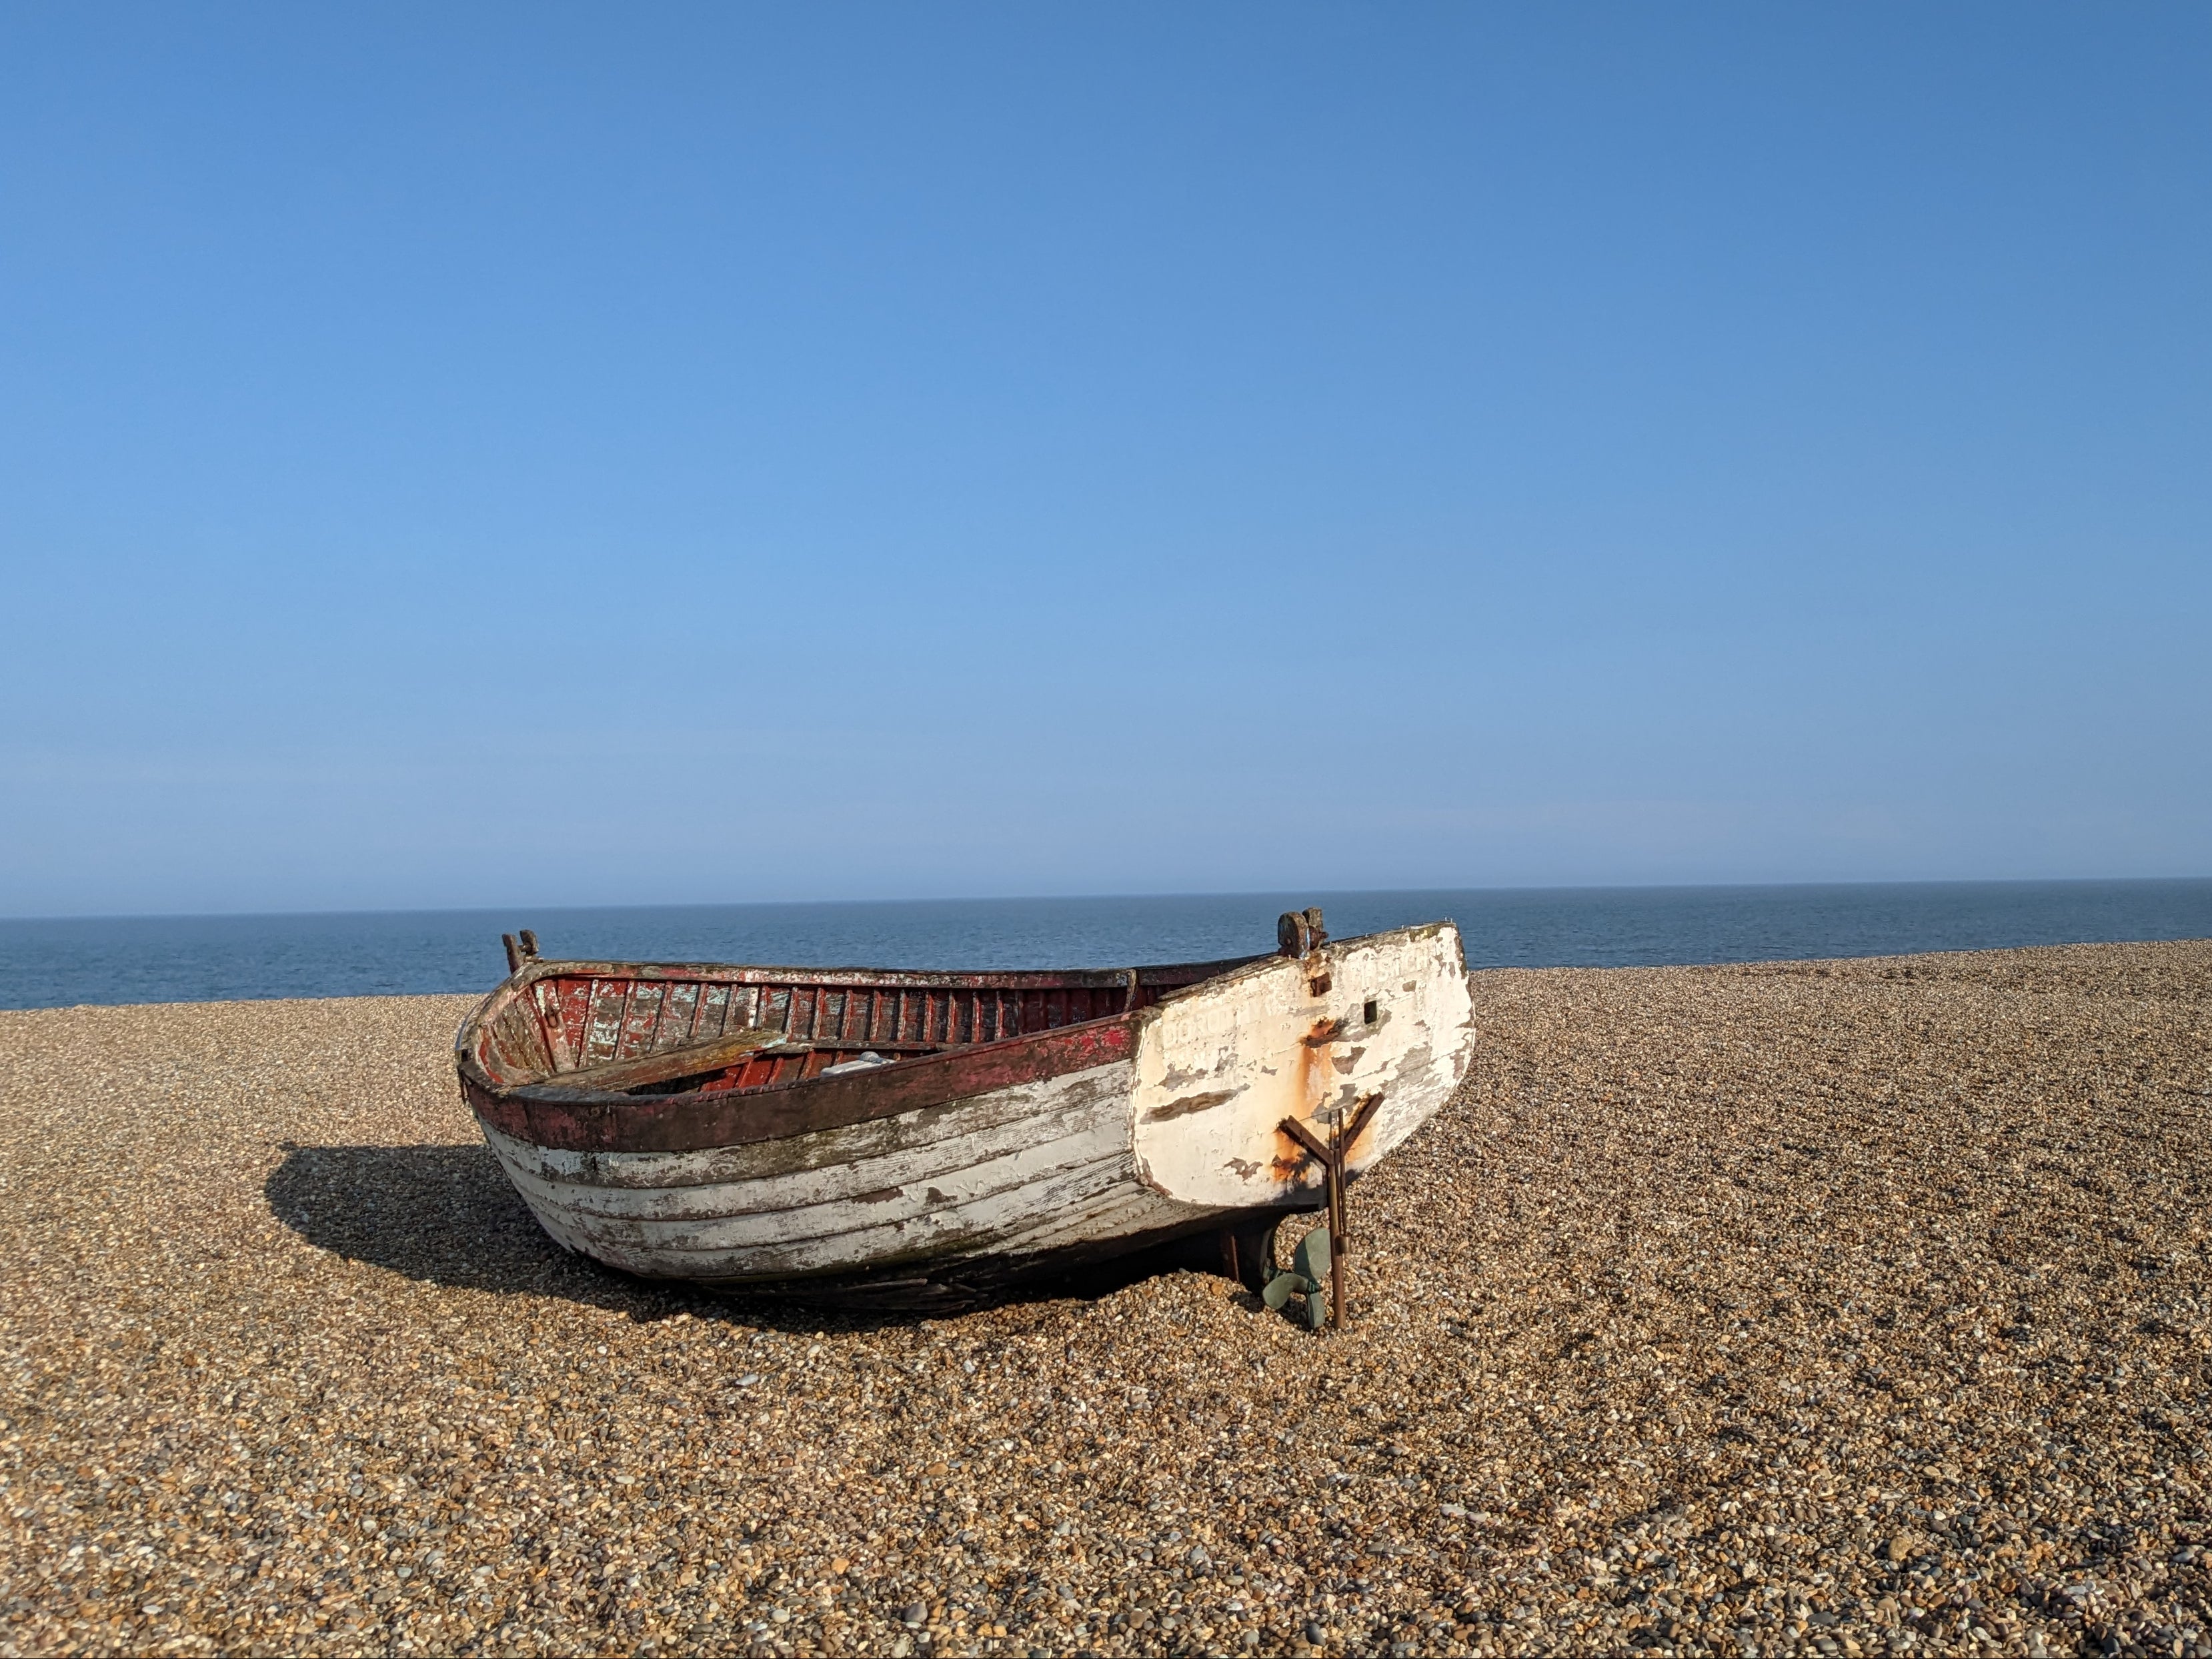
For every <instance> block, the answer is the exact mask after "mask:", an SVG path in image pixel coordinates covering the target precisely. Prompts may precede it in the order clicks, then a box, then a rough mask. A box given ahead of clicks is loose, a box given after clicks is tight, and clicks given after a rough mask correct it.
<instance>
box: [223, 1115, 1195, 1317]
mask: <svg viewBox="0 0 2212 1659" xmlns="http://www.w3.org/2000/svg"><path fill="white" fill-rule="evenodd" d="M262 1191H263V1194H264V1196H266V1198H267V1199H268V1200H269V1207H270V1212H271V1213H273V1214H274V1215H275V1216H276V1219H277V1220H278V1221H280V1222H282V1223H283V1225H285V1226H286V1227H288V1228H289V1229H290V1230H291V1231H293V1232H295V1233H296V1234H297V1235H299V1237H301V1238H302V1239H304V1240H306V1241H307V1243H309V1244H312V1245H313V1246H314V1247H315V1248H316V1249H321V1250H328V1251H330V1252H331V1254H332V1255H338V1256H343V1257H344V1258H345V1259H346V1260H348V1261H360V1262H365V1263H367V1264H368V1265H369V1266H371V1267H381V1268H384V1269H385V1270H386V1271H387V1272H390V1273H398V1274H399V1275H401V1276H402V1277H404V1278H407V1279H415V1280H416V1281H418V1282H420V1283H422V1284H428V1285H444V1286H449V1287H451V1288H453V1289H456V1290H471V1291H493V1292H495V1293H497V1294H501V1295H530V1296H551V1297H562V1298H565V1299H567V1300H568V1301H571V1302H577V1303H581V1304H587V1305H589V1306H592V1307H595V1308H605V1309H608V1310H612V1311H615V1312H618V1313H623V1314H627V1315H628V1316H629V1317H630V1318H632V1319H634V1320H636V1321H638V1322H641V1323H645V1322H651V1321H654V1320H660V1319H672V1318H674V1317H675V1316H677V1315H678V1314H689V1315H690V1316H691V1317H693V1318H694V1319H708V1320H718V1321H723V1322H729V1323H732V1324H743V1325H746V1326H750V1327H757V1328H759V1327H765V1328H775V1329H779V1330H788V1331H792V1332H794V1333H797V1332H813V1331H818V1330H821V1329H823V1328H827V1327H829V1326H830V1325H836V1326H837V1327H839V1328H843V1329H847V1330H852V1329H859V1328H869V1329H874V1328H884V1327H889V1326H912V1325H917V1324H920V1323H921V1322H922V1321H924V1320H926V1319H933V1318H936V1319H941V1318H944V1317H945V1312H944V1311H941V1310H939V1311H932V1310H926V1309H924V1310H880V1311H879V1310H865V1309H855V1308H849V1307H822V1306H818V1305H816V1304H809V1303H803V1302H799V1301H796V1300H793V1299H790V1298H787V1297H766V1296H745V1295H744V1294H742V1293H737V1292H709V1291H703V1290H700V1289H698V1288H696V1286H692V1285H671V1284H668V1283H665V1282H663V1281H660V1280H656V1279H636V1278H633V1277H631V1276H630V1275H629V1274H628V1273H621V1272H618V1271H617V1270H616V1269H614V1268H612V1267H605V1266H603V1265H601V1264H600V1263H599V1262H596V1261H592V1260H591V1259H590V1258H588V1257H586V1256H580V1255H572V1254H570V1253H569V1252H568V1251H566V1250H564V1249H562V1248H561V1247H560V1246H559V1245H557V1244H556V1243H554V1242H553V1241H552V1240H551V1239H550V1238H549V1237H547V1236H546V1234H545V1232H544V1230H543V1229H542V1228H540V1227H539V1226H538V1222H537V1219H536V1218H534V1217H533V1216H532V1214H531V1213H530V1211H529V1209H528V1207H527V1206H525V1205H524V1203H523V1201H522V1200H521V1197H520V1195H519V1194H517V1193H516V1192H515V1190H514V1188H513V1185H512V1184H511V1183H510V1182H508V1181H507V1176H506V1173H505V1171H503V1170H501V1168H500V1166H499V1161H498V1159H496V1158H494V1157H493V1156H492V1152H491V1149H490V1148H489V1147H488V1146H295V1145H293V1144H290V1143H289V1142H288V1143H286V1145H285V1146H284V1160H283V1163H281V1164H278V1165H277V1166H276V1169H275V1170H273V1171H271V1172H270V1176H269V1178H268V1180H267V1181H266V1182H264V1183H263V1186H262ZM1199 1265H1201V1263H1200V1261H1198V1260H1197V1259H1196V1258H1194V1255H1192V1253H1191V1252H1190V1251H1189V1250H1188V1249H1175V1250H1161V1249H1154V1250H1147V1251H1146V1252H1144V1253H1142V1254H1140V1255H1131V1256H1124V1257H1121V1258H1120V1259H1119V1260H1117V1261H1109V1262H1104V1263H1101V1264H1098V1265H1097V1266H1094V1267H1086V1268H1084V1269H1082V1270H1080V1271H1079V1272H1075V1273H1068V1274H1066V1275H1065V1276H1062V1277H1059V1278H1055V1279H1050V1280H1048V1281H1044V1282H1042V1283H1039V1284H1036V1285H1028V1286H1024V1287H1023V1288H1021V1289H1019V1290H1017V1291H1013V1292H1012V1293H1010V1294H1008V1295H1007V1296H1006V1297H1003V1298H1001V1300H1002V1301H1005V1302H1041V1301H1058V1300H1065V1299H1069V1298H1074V1299H1080V1300H1096V1299H1097V1298H1099V1297H1106V1296H1110V1295H1112V1294H1113V1293H1114V1292H1115V1291H1120V1290H1123V1289H1126V1288H1127V1286H1129V1285H1134V1284H1137V1283H1139V1282H1140V1281H1142V1280H1144V1279H1150V1278H1152V1277H1155V1276H1156V1275H1158V1274H1160V1273H1171V1272H1176V1271H1180V1270H1183V1269H1187V1268H1189V1267H1195V1266H1199Z"/></svg>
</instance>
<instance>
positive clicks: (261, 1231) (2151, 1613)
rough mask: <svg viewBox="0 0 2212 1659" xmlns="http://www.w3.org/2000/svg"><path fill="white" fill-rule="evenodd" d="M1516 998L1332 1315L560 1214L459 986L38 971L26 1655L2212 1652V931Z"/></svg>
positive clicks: (18, 1073)
mask: <svg viewBox="0 0 2212 1659" xmlns="http://www.w3.org/2000/svg"><path fill="white" fill-rule="evenodd" d="M1473 984H1474V1000H1475V1010H1476V1018H1477V1022H1478V1030H1479V1033H1480V1036H1479V1039H1478V1043H1479V1046H1478V1049H1477V1052H1476V1054H1475V1057H1474V1065H1473V1069H1472V1072H1471V1074H1470V1076H1469V1078H1468V1083H1467V1085H1466V1086H1465V1087H1464V1088H1463V1089H1462V1091H1460V1093H1459V1095H1458V1096H1457V1097H1455V1100H1454V1101H1453V1102H1452V1103H1451V1104H1450V1105H1449V1107H1447V1108H1446V1109H1444V1110H1443V1112H1441V1113H1440V1114H1439V1115H1437V1118H1436V1119H1435V1120H1434V1121H1431V1123H1430V1125H1429V1126H1428V1127H1426V1128H1425V1129H1424V1130H1423V1131H1422V1132H1421V1133H1420V1134H1419V1136H1418V1137H1416V1138H1415V1139H1413V1141H1411V1142H1410V1143H1408V1144H1407V1146H1404V1147H1403V1148H1402V1149H1401V1150H1400V1151H1399V1152H1397V1153H1396V1154H1395V1155H1394V1156H1393V1158H1391V1159H1390V1160H1389V1162H1388V1163H1386V1164H1383V1166H1382V1167H1381V1168H1380V1169H1379V1170H1377V1171H1376V1173H1375V1174H1374V1175H1373V1176H1370V1178H1368V1179H1367V1180H1365V1181H1363V1182H1360V1183H1359V1184H1358V1185H1357V1186H1356V1187H1355V1188H1354V1189H1353V1192H1352V1204H1351V1215H1352V1233H1353V1242H1354V1255H1353V1257H1352V1286H1353V1309H1354V1319H1353V1322H1352V1324H1351V1325H1350V1327H1349V1328H1346V1329H1345V1330H1343V1331H1340V1332H1324V1333H1320V1334H1315V1333H1310V1332H1308V1331H1306V1330H1305V1329H1304V1328H1303V1327H1302V1326H1300V1325H1297V1324H1294V1323H1292V1322H1291V1320H1289V1319H1287V1318H1285V1317H1283V1316H1278V1315H1275V1314H1271V1313H1269V1312H1267V1311H1266V1310H1264V1309H1262V1308H1261V1306H1260V1305H1259V1304H1257V1302H1256V1301H1255V1299H1254V1298H1252V1297H1249V1295H1248V1294H1246V1293H1245V1292H1244V1291H1242V1290H1241V1289H1239V1288H1238V1287H1237V1286H1236V1285H1232V1284H1231V1283H1230V1282H1229V1281H1227V1280H1225V1279H1219V1278H1217V1277H1212V1276H1210V1275H1207V1274H1203V1273H1187V1272H1178V1273H1165V1274H1160V1275H1157V1276H1154V1277H1151V1278H1146V1279H1137V1280H1135V1281H1134V1282H1128V1283H1122V1284H1119V1285H1106V1286H1089V1287H1086V1288H1085V1293H1083V1294H1072V1293H1071V1294H1060V1295H1047V1296H1042V1297H1036V1298H1032V1299H1029V1300H1024V1301H1020V1302H1016V1303H1012V1304H1007V1305H1004V1306H1000V1307H997V1308H993V1309H988V1310H983V1311H981V1312H977V1313H973V1314H968V1315H963V1316H957V1317H948V1318H943V1319H926V1320H924V1319H903V1318H881V1317H877V1318H868V1319H863V1318H858V1317H855V1316H850V1315H846V1316H835V1315H828V1314H821V1313H816V1312H811V1311H809V1310H805V1309H804V1308H801V1307H794V1306H790V1305H786V1304H763V1303H759V1302H747V1301H743V1300H736V1299H724V1298H717V1297H710V1296H707V1295H703V1294H700V1293H697V1292H693V1291H686V1290H682V1289H671V1288H666V1287H659V1286H654V1285H647V1284H643V1283H641V1282H638V1281H635V1280H631V1279H624V1278H623V1277H621V1276H619V1275H617V1274H615V1273H610V1272H607V1271H605V1270H604V1269H601V1268H599V1267H595V1266H594V1265H592V1264H591V1263H589V1262H587V1261H581V1260H580V1259H577V1258H574V1257H569V1256H566V1255H562V1253H561V1252H560V1251H559V1250H558V1249H556V1247H555V1246H553V1245H552V1244H551V1243H550V1241H548V1240H547V1239H546V1238H545V1237H544V1235H543V1234H542V1233H541V1232H539V1231H538V1228H537V1227H536V1225H535V1224H534V1223H533V1222H532V1220H531V1218H530V1217H529V1215H528V1212H526V1210H525V1209H524V1208H523V1206H522V1205H521V1203H520V1200H518V1199H517V1198H516V1197H515V1196H514V1194H513V1192H512V1190H511V1189H510V1188H508V1186H507V1183H506V1182H505V1180H504V1178H503V1177H502V1176H501V1174H500V1172H499V1170H498V1169H497V1167H496V1165H495V1164H494V1162H493V1160H492V1158H491V1157H490V1154H489V1152H487V1151H486V1150H485V1148H484V1146H483V1143H482V1141H481V1139H479V1138H478V1137H477V1133H476V1131H475V1128H474V1126H473V1123H472V1121H471V1119H470V1117H469V1115H468V1114H467V1112H466V1111H465V1109H464V1108H463V1107H462V1106H461V1104H460V1103H459V1097H458V1094H457V1091H456V1089H455V1086H454V1083H453V1073H452V1062H451V1057H450V1052H449V1047H448V1045H449V1043H450V1041H451V1037H452V1033H453V1028H454V1026H455V1025H456V1024H458V1023H459V1019H460V1018H461V1016H462V1014H463V1013H464V1012H465V1010H466V1008H467V1006H469V1000H468V999H465V998H453V997H442V998H441V997H408V998H401V997H392V998H365V999H357V1000H333V1001H285V1002H237V1003H206V1004H167V1005H157V1006H135V1007H76V1008H64V1009H55V1010H43V1011H36V1012H0V1182H4V1193H0V1200H4V1201H0V1248H4V1251H5V1257H6V1261H7V1263H8V1270H7V1273H6V1275H5V1278H4V1279H0V1652H5V1653H9V1654H47V1653H100V1654H108V1653H131V1654H141V1653H203V1652H205V1653H215V1652H222V1653H313V1654H321V1653H331V1654H337V1653H344V1654H353V1653H379V1654H382V1653H415V1652H432V1653H444V1652H457V1651H458V1652H466V1653H488V1654H510V1653H511V1654H538V1653H559V1654H570V1653H581V1652H589V1653H670V1652H678V1651H681V1652H695V1651H703V1652H715V1653H773V1654H777V1655H799V1654H848V1653H849V1654H863V1653H865V1654H888V1655H891V1656H894V1659H908V1656H913V1655H919V1654H946V1655H949V1654H984V1653H990V1654H1028V1653H1051V1654H1058V1653H1063V1652H1068V1651H1073V1650H1091V1651H1097V1652H1101V1653H1109V1654H1122V1653H1128V1654H1184V1653H1189V1654H1200V1653H1220V1654H1231V1655H1236V1654H1255V1653H1256V1654H1283V1653H1309V1652H1321V1653H1329V1654H1335V1653H1362V1654H1364V1653H1389V1654H1392V1655H1395V1656H1410V1655H1414V1654H1432V1653H1433V1654H1462V1653H1480V1654H1519V1653H1547V1652H1563V1653H1585V1652H1593V1651H1598V1652H1603V1651H1619V1650H1629V1649H1638V1650H1650V1651H1654V1652H1680V1653H1714V1654H1723V1655H1771V1654H1784V1653H1808V1654H1810V1653H1818V1654H1822V1655H1833V1654H1844V1655H1849V1656H1854V1659H1857V1656H1864V1655H1871V1654H1905V1653H1919V1652H1927V1653H1947V1654H1948V1653H1960V1652H1967V1651H1973V1650H1988V1651H2001V1652H2008V1653H2022V1654H2030V1655H2035V1654H2045V1653H2051V1654H2056V1653H2076V1652H2082V1651H2093V1652H2100V1653H2119V1652H2127V1653H2138V1652H2139V1653H2145V1654H2160V1655H2175V1656H2184V1659H2212V1558H2208V1555H2207V1549H2208V1547H2212V1507H2209V1506H2212V1491H2209V1490H2208V1488H2212V1210H2209V1209H2208V1202H2212V942H2203V941H2197V942H2185V943H2179V944H2165V945H2086V946H2073V947H2065V948H2054V949H2042V950H2029V951H1990V952H1977V953H1972V954H1961V955H1948V956H1922V957H1893V958H1872V959H1861V960H1852V961H1839V962H1822V963H1758V964H1751V965H1735V966H1727V967H1717V968H1669V969H1547V970H1532V971H1495V972H1483V973H1478V974H1476V975H1474V976H1473Z"/></svg>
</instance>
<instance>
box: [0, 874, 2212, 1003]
mask: <svg viewBox="0 0 2212 1659" xmlns="http://www.w3.org/2000/svg"><path fill="white" fill-rule="evenodd" d="M1309 904H1319V905H1321V906H1322V908H1324V910H1325V911H1326V913H1327V917H1328V929H1329V932H1330V933H1333V934H1334V935H1336V936H1337V937H1339V938H1343V937H1346V936H1348V935H1351V934H1354V933H1372V932H1374V931H1376V929H1378V928H1384V927H1401V926H1403V925H1405V924H1407V923H1409V922H1416V921H1433V920H1435V919H1437V918H1438V917H1444V916H1449V917H1450V918H1451V919H1452V920H1454V921H1456V922H1458V923H1459V927H1460V932H1461V934H1462V938H1463V939H1465V941H1466V945H1467V959H1468V965H1469V966H1471V967H1476V968H1493V967H1516V968H1528V967H1564V966H1582V967H1622V966H1628V965H1635V964H1650V963H1717V962H1755V961H1771V960H1776V959H1788V958H1793V957H1859V956H1889V955H1902V954H1905V953H1907V952H1911V951H1979V950H1991V949H1997V948H2002V947H2007V946H2014V945H2065V944H2075V943H2084V942H2089V941H2095V940H2113V939H2202V938H2207V937H2212V880H2185V881H2072V882H1924V883H1907V884H1851V885H1836V886H1806V887H1617V888H1599V887H1580V888H1550V889H1531V888H1490V889H1480V888H1478V889H1462V890H1443V891H1432V892H1386V893H1236V894H1215V895H1198V896H1162V897H1150V898H1046V899H943V900H928V901H915V902H883V903H842V904H831V903H817V904H714V905H709V904H701V905H683V906H673V907H641V908H624V909H561V908H550V907H547V908H538V907H524V908H512V909H505V910H432V911H377V912H368V913H360V914H343V915H339V914H328V915H259V916H137V917H96V918H75V919H66V920H38V921H0V1008H44V1007H58V1006H69V1005H70V1004H74V1003H86V1002H93V1003H127V1002H200V1001H211V1000H226V999H232V998H252V997H339V996H375V995H390V994H404V993H417V992H452V991H483V990H487V989H489V987H491V986H493V985H494V984H496V983H497V982H498V981H499V980H500V979H501V976H502V975H505V973H506V971H507V967H506V962H505V958H504V957H503V956H502V954H501V947H500V942H499V936H500V934H501V933H511V932H513V931H514V930H516V929H518V928H521V927H532V928H535V929H536V930H537V933H538V945H539V949H540V950H541V951H543V952H544V954H545V955H546V956H548V957H590V958H602V959H604V958H613V959H617V960H630V961H648V962H651V961H660V962H750V963H779V964H787V965H792V964H795V965H799V966H852V967H881V968H1049V967H1067V968H1076V967H1110V968H1120V967H1127V966H1130V965H1132V964H1136V963H1154V962H1192V961H1206V960H1212V959H1213V958H1216V957H1233V956H1246V955H1250V954H1253V953H1255V952H1258V951H1267V950H1272V949H1273V946H1274V940H1275V918H1276V917H1277V916H1278V915H1279V914H1280V913H1281V912H1282V911H1284V910H1285V909H1288V908H1301V909H1302V908H1304V907H1305V906H1307V905H1309Z"/></svg>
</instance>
